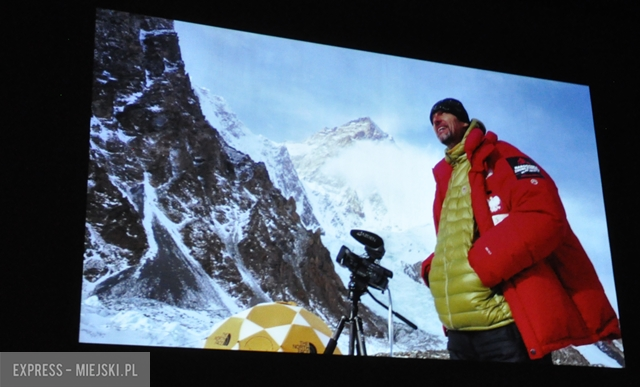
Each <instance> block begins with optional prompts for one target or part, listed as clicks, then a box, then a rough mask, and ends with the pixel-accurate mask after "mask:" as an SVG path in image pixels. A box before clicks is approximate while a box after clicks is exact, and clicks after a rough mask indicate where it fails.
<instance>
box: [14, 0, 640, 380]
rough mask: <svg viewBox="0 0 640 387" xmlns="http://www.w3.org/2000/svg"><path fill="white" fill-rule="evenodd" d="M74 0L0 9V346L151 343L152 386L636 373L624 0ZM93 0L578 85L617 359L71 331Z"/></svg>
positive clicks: (632, 108)
mask: <svg viewBox="0 0 640 387" xmlns="http://www.w3.org/2000/svg"><path fill="white" fill-rule="evenodd" d="M83 3H84V4H70V3H64V2H52V3H50V4H49V5H48V6H47V7H46V8H44V7H40V6H36V5H23V6H22V7H21V8H23V9H22V10H20V11H15V13H14V14H11V15H9V14H7V15H6V16H5V18H6V19H7V20H6V24H7V25H8V26H9V30H11V31H12V33H11V34H10V35H9V37H8V38H7V39H6V40H7V41H8V42H9V46H10V47H9V49H10V50H11V49H13V48H16V49H17V50H16V52H17V55H13V56H11V57H12V58H16V59H15V60H14V61H10V66H9V67H10V70H9V71H8V72H6V73H5V79H7V80H8V81H9V84H12V83H13V85H16V84H17V85H18V87H17V88H16V89H15V90H13V89H12V88H10V89H9V90H11V94H10V95H11V96H12V98H11V100H10V102H9V103H8V104H7V105H5V106H6V107H5V109H6V113H5V115H4V116H5V120H4V124H5V125H4V128H3V129H4V133H7V134H8V138H9V141H8V142H7V141H5V142H4V144H7V145H8V146H5V147H4V148H5V152H4V156H5V157H4V158H5V159H6V160H8V161H9V163H8V164H5V165H6V167H5V168H6V169H5V170H6V171H7V172H8V173H6V174H4V173H3V175H5V176H6V177H5V178H4V179H3V180H4V184H3V188H4V190H3V191H4V192H5V193H8V199H5V200H6V201H5V205H4V207H5V208H7V209H8V211H6V212H5V211H3V218H4V219H3V220H4V223H5V224H4V227H3V229H5V232H4V233H3V240H5V241H6V242H8V243H5V246H6V247H5V250H4V253H3V254H2V255H3V262H4V263H8V267H5V268H4V269H3V270H2V271H3V278H4V279H5V280H4V281H3V285H2V289H3V290H2V298H3V308H2V309H3V313H2V315H3V317H2V321H3V323H4V324H3V326H4V328H3V336H2V351H46V352H51V351H129V350H133V351H151V352H152V355H151V362H152V367H151V368H152V380H153V382H154V384H155V383H162V384H180V385H183V384H185V385H186V384H192V383H193V384H195V383H197V384H212V385H218V384H219V383H225V384H227V383H231V382H235V383H238V384H245V383H246V384H252V385H256V384H265V383H266V381H267V380H274V378H275V382H274V384H280V385H286V384H293V383H296V384H299V383H301V384H311V383H314V384H318V383H324V384H333V383H336V384H338V383H339V384H340V385H345V384H358V385H369V384H371V385H380V384H382V383H383V382H384V383H387V382H388V383H405V382H406V383H419V384H422V385H431V384H433V385H438V386H441V385H445V386H447V385H460V384H463V383H464V384H466V383H469V384H474V385H492V386H495V385H505V386H509V385H536V386H539V385H540V384H541V383H546V384H548V385H556V384H563V385H564V384H565V383H585V385H586V384H587V383H588V385H591V384H596V383H607V384H611V385H632V384H634V385H635V383H636V382H632V380H637V379H633V376H632V375H633V374H634V371H636V370H637V369H638V362H639V359H638V346H639V344H638V339H637V332H636V329H635V325H636V324H637V319H636V318H635V317H634V316H633V313H634V312H635V310H634V304H635V305H637V304H638V301H637V300H638V299H637V291H636V282H637V281H636V280H635V279H636V277H637V276H638V271H637V270H636V268H637V263H636V261H637V259H638V258H637V256H638V254H637V249H636V248H635V246H636V245H637V243H634V242H635V240H636V239H637V238H638V237H637V231H638V229H639V227H638V218H637V216H636V215H637V209H636V207H637V202H638V190H637V189H636V188H635V186H636V185H637V184H635V183H636V180H638V175H639V173H638V172H637V169H638V168H637V161H636V159H638V157H636V153H637V151H636V147H637V145H636V144H635V141H636V138H637V137H638V136H637V135H636V134H635V133H636V131H637V130H638V129H637V128H636V126H637V123H636V116H637V111H638V109H637V108H636V106H637V102H638V98H637V97H636V95H637V85H638V83H637V81H636V78H637V75H636V74H635V73H636V72H637V69H638V68H640V66H639V65H640V63H638V60H637V59H633V58H632V57H633V56H634V55H633V54H634V52H632V51H638V48H639V47H640V45H639V44H638V32H637V27H636V25H637V23H638V20H637V19H638V16H640V12H639V11H640V10H639V7H638V6H637V5H635V4H637V3H635V2H632V1H606V2H605V1H591V2H589V1H581V2H578V1H576V2H556V1H553V2H551V1H549V2H546V1H536V2H516V1H511V2H503V1H499V2H495V1H494V2H490V4H486V3H489V2H480V1H478V2H471V1H461V0H450V1H434V2H413V1H400V0H396V1H385V2H382V1H343V2H338V1H308V2H307V1H264V2H253V1H245V0H237V1H234V2H231V1H225V2H218V1H209V2H202V1H191V0H180V1H175V2H172V3H168V4H164V2H162V4H161V2H158V1H155V2H150V1H130V2H119V1H85V2H83ZM131 3H132V4H131ZM95 7H102V8H110V9H117V10H122V11H128V12H134V13H141V14H146V15H151V16H158V17H164V18H169V19H180V20H185V21H190V22H195V23H201V24H209V25H216V26H219V27H225V28H233V29H239V30H245V31H250V32H257V33H262V34H268V35H275V36H282V37H287V38H293V39H299V40H305V41H311V42H316V43H324V44H331V45H337V46H342V47H349V48H356V49H361V50H368V51H374V52H380V53H385V54H392V55H400V56H405V57H412V58H417V59H425V60H430V61H435V62H442V63H448V64H456V65H461V66H468V67H474V68H480V69H487V70H493V71H501V72H507V73H513V74H519V75H527V76H534V77H539V78H546V79H554V80H560V81H565V82H574V83H580V84H586V85H589V87H590V90H591V98H592V102H593V112H594V122H595V127H596V139H597V141H598V153H599V158H600V168H601V174H602V177H603V189H604V198H605V206H606V210H607V217H608V227H609V236H610V241H611V250H612V256H613V260H614V262H613V263H614V267H613V268H614V274H615V277H616V284H617V293H618V302H619V306H620V320H621V324H622V333H623V340H624V344H625V356H626V362H627V367H626V368H625V369H598V368H584V367H552V368H551V369H545V370H538V369H535V368H531V367H530V366H527V365H504V364H493V363H491V364H466V363H463V364H461V363H456V362H451V361H435V360H433V361H426V360H401V359H383V358H364V359H360V358H354V357H351V358H350V357H322V356H301V355H290V354H263V353H246V352H245V353H237V352H234V353H229V352H219V351H204V350H194V349H175V348H155V347H130V346H115V345H87V344H79V343H78V326H79V318H80V317H79V311H80V309H79V308H80V286H81V284H80V279H81V275H82V255H83V242H84V208H85V194H86V173H87V160H88V138H89V137H88V132H89V131H88V125H89V118H90V116H91V111H90V101H91V78H92V74H91V66H92V50H93V23H94V13H95ZM16 32H17V33H16ZM5 58H6V57H5ZM478 93H482V90H478ZM429 108H430V106H425V109H429ZM7 118H8V119H7ZM566 130H568V131H570V130H571V128H566ZM5 138H6V137H5ZM557 145H558V146H562V144H557ZM566 167H567V168H571V169H572V170H574V171H575V173H576V174H580V173H581V170H580V160H567V161H566ZM3 196H4V195H3ZM7 231H8V232H7ZM7 322H8V323H9V324H6V323H7ZM269 384H270V383H269Z"/></svg>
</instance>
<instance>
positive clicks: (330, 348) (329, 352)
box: [323, 316, 347, 355]
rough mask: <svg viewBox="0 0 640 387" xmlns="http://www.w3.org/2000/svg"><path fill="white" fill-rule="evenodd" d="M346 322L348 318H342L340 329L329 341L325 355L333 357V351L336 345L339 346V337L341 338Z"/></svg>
mask: <svg viewBox="0 0 640 387" xmlns="http://www.w3.org/2000/svg"><path fill="white" fill-rule="evenodd" d="M346 321H347V318H346V317H344V316H342V318H341V319H340V323H339V324H338V329H336V331H335V332H334V333H333V337H332V338H330V339H329V342H328V343H327V346H326V347H325V349H324V352H323V354H324V355H333V351H334V350H335V349H336V345H337V344H338V337H340V334H341V333H342V330H343V329H344V324H345V322H346Z"/></svg>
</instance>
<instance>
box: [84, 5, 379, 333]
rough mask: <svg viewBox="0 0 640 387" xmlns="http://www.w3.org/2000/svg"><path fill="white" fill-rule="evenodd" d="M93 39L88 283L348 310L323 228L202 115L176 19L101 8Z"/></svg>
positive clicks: (185, 302) (174, 297)
mask: <svg viewBox="0 0 640 387" xmlns="http://www.w3.org/2000/svg"><path fill="white" fill-rule="evenodd" d="M95 40H96V46H95V47H96V48H95V52H94V59H95V64H94V76H95V80H94V85H93V105H92V113H93V117H92V120H91V139H90V141H91V144H90V167H89V179H88V192H87V221H86V238H85V244H86V253H85V261H84V279H85V288H90V289H91V292H92V294H96V295H98V296H99V297H100V299H101V300H103V302H112V303H113V302H121V301H123V300H133V299H152V300H156V301H160V302H163V303H167V304H170V305H175V306H180V307H187V308H195V309H197V308H210V307H211V305H215V306H216V308H218V309H220V310H221V311H222V312H223V313H222V314H227V315H228V314H229V313H230V312H232V311H234V310H238V309H243V308H245V307H248V306H250V305H253V304H256V303H258V302H264V301H270V300H287V301H294V302H297V303H298V304H299V305H300V306H303V307H306V308H308V309H309V310H312V311H314V312H315V313H317V314H319V315H321V316H323V317H325V318H326V319H328V320H331V321H333V322H335V321H337V319H339V317H340V316H341V315H344V314H347V313H348V310H349V302H348V300H346V295H347V291H346V289H345V287H344V285H343V284H342V282H341V281H340V279H339V278H338V276H337V275H336V274H335V271H334V267H333V262H332V259H331V257H330V256H329V252H328V251H327V249H326V248H325V247H324V246H323V244H322V242H321V240H320V234H319V232H313V231H311V230H307V229H306V228H305V227H304V225H303V222H302V221H301V219H300V216H299V215H298V213H297V212H296V203H295V200H294V199H293V198H289V199H287V198H285V197H283V195H282V194H281V191H280V190H279V189H277V188H275V187H274V185H273V184H272V181H271V180H270V177H269V173H268V171H267V169H266V168H265V165H264V164H263V163H256V162H254V161H253V160H252V159H251V158H250V157H249V156H247V155H246V154H244V153H241V152H239V151H237V150H236V149H234V148H232V147H231V146H230V145H228V144H227V143H226V142H225V141H224V139H223V138H222V137H221V136H220V135H219V133H218V131H217V130H216V128H214V127H212V126H211V125H210V124H209V123H208V122H207V121H206V120H205V118H204V117H203V114H202V112H201V109H200V105H199V102H198V98H197V97H196V95H195V94H194V92H193V90H192V87H191V84H190V81H189V78H188V76H187V75H186V74H185V71H184V64H183V62H182V59H181V55H180V48H179V42H178V37H177V35H176V33H175V31H174V30H173V24H172V22H171V21H168V20H163V19H156V18H150V17H142V16H135V15H131V14H125V13H119V12H113V11H106V10H102V11H99V13H98V15H97V27H96V36H95ZM360 314H361V315H362V316H364V319H365V324H367V325H368V326H369V327H368V329H369V330H371V329H373V330H374V331H376V332H381V331H382V330H381V329H379V328H376V326H378V325H379V323H378V322H374V321H377V320H376V318H374V317H372V315H371V313H370V312H369V311H368V310H367V309H366V308H364V310H362V309H361V313H360Z"/></svg>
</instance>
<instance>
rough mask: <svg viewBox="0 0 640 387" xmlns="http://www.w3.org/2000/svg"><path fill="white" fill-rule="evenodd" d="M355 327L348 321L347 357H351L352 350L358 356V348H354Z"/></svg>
mask: <svg viewBox="0 0 640 387" xmlns="http://www.w3.org/2000/svg"><path fill="white" fill-rule="evenodd" d="M356 338H357V332H356V325H355V321H353V319H351V320H349V356H352V355H353V353H354V349H355V350H356V351H357V354H358V355H360V346H357V347H356Z"/></svg>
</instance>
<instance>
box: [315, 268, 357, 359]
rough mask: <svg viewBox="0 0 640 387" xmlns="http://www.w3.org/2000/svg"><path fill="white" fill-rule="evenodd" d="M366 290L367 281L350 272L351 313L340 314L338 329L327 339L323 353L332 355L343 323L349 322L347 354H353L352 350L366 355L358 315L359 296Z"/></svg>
mask: <svg viewBox="0 0 640 387" xmlns="http://www.w3.org/2000/svg"><path fill="white" fill-rule="evenodd" d="M366 290H367V283H366V282H364V280H362V279H359V278H356V277H355V276H354V275H353V274H351V279H350V281H349V299H350V300H351V314H350V315H349V318H346V317H345V316H342V318H341V319H340V324H338V329H336V331H335V333H334V334H333V337H332V338H331V339H330V340H329V343H328V344H327V347H326V348H325V350H324V354H325V355H332V354H333V351H334V350H335V348H336V344H337V343H338V337H340V334H341V333H342V330H343V329H344V324H345V323H349V355H353V354H354V350H355V352H356V354H357V355H358V356H367V349H366V347H365V343H364V333H363V329H362V319H361V318H360V317H359V316H358V303H359V302H360V297H361V296H362V294H363V293H364V292H365V291H366Z"/></svg>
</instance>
